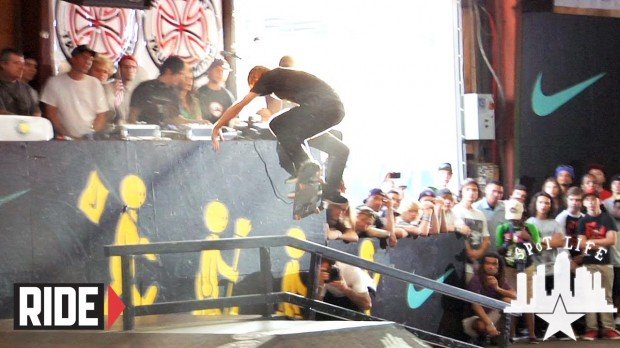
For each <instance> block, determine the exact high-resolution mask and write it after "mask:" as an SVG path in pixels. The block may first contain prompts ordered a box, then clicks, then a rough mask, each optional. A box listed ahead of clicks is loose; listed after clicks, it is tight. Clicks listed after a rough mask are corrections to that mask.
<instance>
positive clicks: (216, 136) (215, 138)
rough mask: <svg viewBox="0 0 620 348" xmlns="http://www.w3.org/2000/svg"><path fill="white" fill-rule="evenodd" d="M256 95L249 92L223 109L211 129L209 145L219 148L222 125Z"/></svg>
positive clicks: (237, 113) (215, 148)
mask: <svg viewBox="0 0 620 348" xmlns="http://www.w3.org/2000/svg"><path fill="white" fill-rule="evenodd" d="M257 96H258V94H256V93H254V92H250V93H248V94H247V95H246V96H245V97H244V98H243V99H241V101H239V102H237V103H235V104H233V105H232V106H231V107H229V108H228V109H226V111H224V113H223V114H222V117H220V119H219V120H217V122H216V123H215V126H214V127H213V131H212V133H211V145H212V146H213V149H214V150H216V151H217V150H219V149H220V137H221V129H222V127H223V126H225V125H227V124H228V122H230V120H232V119H233V118H235V117H236V116H237V115H239V112H241V110H243V108H244V107H245V106H246V105H248V104H249V103H250V102H251V101H252V100H253V99H254V98H256V97H257Z"/></svg>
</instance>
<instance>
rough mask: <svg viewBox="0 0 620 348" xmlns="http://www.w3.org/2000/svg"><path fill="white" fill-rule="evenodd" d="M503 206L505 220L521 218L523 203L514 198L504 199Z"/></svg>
mask: <svg viewBox="0 0 620 348" xmlns="http://www.w3.org/2000/svg"><path fill="white" fill-rule="evenodd" d="M504 207H505V208H506V213H505V216H506V220H521V217H522V216H523V204H522V203H521V202H519V201H517V200H516V199H509V200H506V201H504Z"/></svg>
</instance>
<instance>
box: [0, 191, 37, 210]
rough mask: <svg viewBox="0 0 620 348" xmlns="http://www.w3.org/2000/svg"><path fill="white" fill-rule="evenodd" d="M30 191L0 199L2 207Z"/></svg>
mask: <svg viewBox="0 0 620 348" xmlns="http://www.w3.org/2000/svg"><path fill="white" fill-rule="evenodd" d="M28 191H30V190H23V191H19V192H15V193H11V194H10V195H6V196H4V197H0V206H2V205H3V204H5V203H8V202H10V201H12V200H14V199H16V198H18V197H19V196H21V195H23V194H25V193H27V192H28Z"/></svg>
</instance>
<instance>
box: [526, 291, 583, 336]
mask: <svg viewBox="0 0 620 348" xmlns="http://www.w3.org/2000/svg"><path fill="white" fill-rule="evenodd" d="M558 305H560V306H559V307H560V308H559V310H558ZM536 315H537V316H539V317H540V318H541V319H542V320H544V321H546V322H547V323H549V327H548V328H547V332H546V333H545V338H543V341H544V340H547V338H549V337H551V336H552V335H553V334H555V333H556V332H558V331H562V332H563V333H565V334H566V335H567V336H568V337H570V338H572V339H573V340H576V338H575V332H573V328H572V327H571V324H572V323H573V322H574V321H575V320H577V319H579V318H581V317H582V316H583V315H584V313H581V314H569V313H568V312H567V311H566V305H565V304H564V301H563V300H562V296H559V297H558V301H557V302H556V303H555V307H553V313H548V314H536Z"/></svg>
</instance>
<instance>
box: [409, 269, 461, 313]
mask: <svg viewBox="0 0 620 348" xmlns="http://www.w3.org/2000/svg"><path fill="white" fill-rule="evenodd" d="M452 272H454V268H450V269H449V270H448V271H447V272H446V273H444V274H443V275H442V276H441V277H439V278H437V281H438V282H440V283H443V282H444V281H445V280H446V278H448V276H449V275H450V274H452ZM433 292H434V291H433V290H431V289H423V290H416V289H415V287H414V286H413V284H409V286H408V287H407V304H408V305H409V308H412V309H416V308H420V306H422V305H423V304H424V302H426V300H428V298H429V297H431V295H432V294H433Z"/></svg>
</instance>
